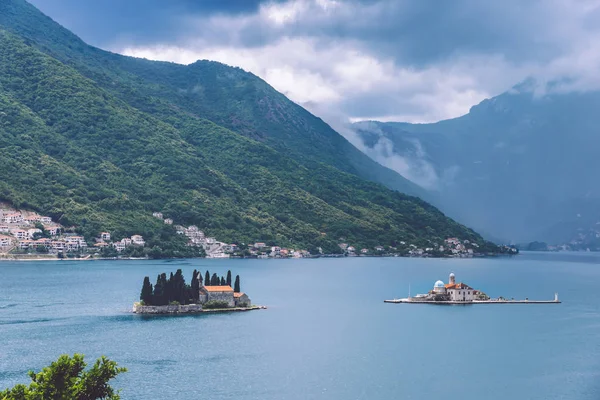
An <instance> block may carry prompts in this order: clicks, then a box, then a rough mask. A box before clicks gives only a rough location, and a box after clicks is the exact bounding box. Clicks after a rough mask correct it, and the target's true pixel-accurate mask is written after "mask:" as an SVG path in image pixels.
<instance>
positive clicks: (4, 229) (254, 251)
mask: <svg viewBox="0 0 600 400" xmlns="http://www.w3.org/2000/svg"><path fill="white" fill-rule="evenodd" d="M152 215H153V217H155V218H158V219H160V220H161V221H163V223H164V224H168V225H173V224H174V221H173V220H172V219H171V218H164V216H163V214H162V213H161V212H154V213H153V214H152ZM174 227H175V229H176V232H177V234H180V235H184V236H185V237H187V239H188V245H189V246H196V247H201V248H202V249H203V250H204V252H205V253H206V257H207V258H242V257H244V258H304V257H324V256H332V255H328V254H323V251H322V249H320V248H319V249H318V251H319V253H318V254H311V253H310V252H308V251H307V250H303V249H291V248H285V247H280V246H277V245H274V244H273V243H269V244H267V243H264V242H255V243H252V244H243V243H241V244H235V243H224V242H220V241H218V240H217V239H216V238H214V237H209V236H206V235H205V234H204V232H203V231H202V230H200V229H199V228H198V227H197V226H193V225H192V226H187V227H185V226H182V225H174ZM145 245H146V243H145V240H144V238H143V237H142V236H141V235H132V236H131V237H124V238H118V240H115V239H114V238H112V236H111V232H101V233H100V234H99V236H98V237H96V238H94V239H93V240H92V241H90V240H86V238H84V237H83V236H81V235H78V234H77V233H76V230H75V228H73V227H71V228H66V227H64V226H62V225H61V224H59V223H58V222H55V221H53V220H52V218H51V217H48V216H42V215H39V214H38V213H36V212H32V211H20V210H15V209H14V208H11V207H8V206H6V205H1V204H0V256H3V257H5V258H6V257H7V256H11V257H13V258H19V257H20V256H33V257H36V256H37V257H44V256H46V257H48V256H50V257H58V258H90V257H98V256H100V254H101V253H102V249H105V248H113V249H114V250H116V254H117V255H118V254H119V253H121V252H123V251H124V250H125V249H126V248H128V247H131V246H139V247H144V246H145ZM338 246H339V248H340V252H339V254H336V255H335V256H350V257H356V256H386V255H403V256H409V257H430V256H437V257H440V256H444V257H473V256H475V255H477V254H478V251H477V250H478V247H479V246H478V245H477V243H472V242H470V241H469V240H460V239H458V238H447V239H446V240H444V242H443V243H431V244H430V246H429V247H419V246H417V245H415V244H411V243H408V242H406V241H399V242H398V243H397V245H396V246H383V245H381V246H375V247H374V248H371V249H367V248H357V247H355V246H353V245H352V244H351V243H345V242H343V239H341V240H340V243H339V244H338ZM506 249H508V250H509V252H510V251H512V250H515V249H512V248H508V247H506ZM515 252H516V250H515Z"/></svg>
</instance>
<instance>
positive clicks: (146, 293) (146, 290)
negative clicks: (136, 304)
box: [140, 276, 152, 306]
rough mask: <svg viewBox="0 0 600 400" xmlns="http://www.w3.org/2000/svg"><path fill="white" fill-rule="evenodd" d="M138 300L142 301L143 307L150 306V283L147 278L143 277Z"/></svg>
mask: <svg viewBox="0 0 600 400" xmlns="http://www.w3.org/2000/svg"><path fill="white" fill-rule="evenodd" d="M140 300H141V301H143V302H144V304H145V305H148V306H149V305H152V284H151V283H150V277H148V276H146V277H144V284H143V285H142V292H141V293H140Z"/></svg>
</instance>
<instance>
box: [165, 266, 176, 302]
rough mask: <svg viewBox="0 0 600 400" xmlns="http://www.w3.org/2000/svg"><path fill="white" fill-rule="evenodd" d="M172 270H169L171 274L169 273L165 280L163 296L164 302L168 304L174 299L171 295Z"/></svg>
mask: <svg viewBox="0 0 600 400" xmlns="http://www.w3.org/2000/svg"><path fill="white" fill-rule="evenodd" d="M165 278H166V274H165ZM173 292H174V291H173V272H171V274H170V275H169V279H166V282H165V298H166V300H167V303H166V304H169V303H170V302H172V301H173V300H175V299H174V296H173V294H174V293H173Z"/></svg>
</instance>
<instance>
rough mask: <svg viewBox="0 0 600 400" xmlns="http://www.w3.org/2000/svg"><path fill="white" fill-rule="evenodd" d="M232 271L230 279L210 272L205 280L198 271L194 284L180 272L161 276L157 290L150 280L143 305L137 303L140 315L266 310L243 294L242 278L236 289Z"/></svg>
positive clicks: (142, 295)
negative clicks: (187, 280)
mask: <svg viewBox="0 0 600 400" xmlns="http://www.w3.org/2000/svg"><path fill="white" fill-rule="evenodd" d="M231 281H232V279H231V271H227V276H226V277H223V276H221V277H219V276H218V275H217V274H216V273H213V274H212V275H211V274H210V272H209V271H206V273H205V275H204V278H202V273H201V272H200V271H197V270H194V272H193V273H192V280H191V281H190V284H187V283H186V282H185V278H184V276H183V272H182V271H181V269H178V270H177V272H175V273H174V274H173V272H171V274H170V276H168V277H167V274H166V273H162V274H159V275H158V276H157V278H156V283H155V284H154V286H153V285H152V283H150V277H148V276H146V277H145V278H144V282H143V284H142V290H141V293H140V301H139V302H136V303H134V305H133V312H134V313H136V314H193V313H203V312H224V311H250V310H259V309H264V308H266V307H264V306H257V305H253V304H252V301H251V300H250V297H248V295H247V294H246V293H244V292H242V291H241V286H240V276H239V275H237V276H236V277H235V281H234V284H233V287H232V284H231V283H232V282H231Z"/></svg>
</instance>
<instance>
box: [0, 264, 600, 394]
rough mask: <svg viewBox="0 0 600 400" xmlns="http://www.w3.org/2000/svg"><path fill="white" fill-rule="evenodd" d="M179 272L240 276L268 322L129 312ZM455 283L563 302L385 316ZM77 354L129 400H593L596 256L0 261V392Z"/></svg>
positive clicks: (598, 314) (415, 309) (599, 324)
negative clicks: (110, 369) (111, 367)
mask: <svg viewBox="0 0 600 400" xmlns="http://www.w3.org/2000/svg"><path fill="white" fill-rule="evenodd" d="M178 268H181V269H183V272H184V274H185V275H186V278H187V279H188V280H189V277H190V276H191V273H192V270H193V269H195V268H196V269H200V270H202V271H205V270H206V269H209V270H210V272H211V274H212V273H213V272H216V273H218V274H219V275H224V274H225V273H226V272H227V270H228V269H231V270H232V272H233V274H234V276H235V275H236V274H239V275H240V276H241V284H242V290H243V291H244V292H246V293H248V294H249V295H250V297H251V298H252V301H253V302H254V303H256V304H261V305H266V306H268V309H267V310H259V311H252V312H247V313H231V314H217V315H197V316H185V317H141V316H138V315H133V314H131V313H130V312H129V311H130V309H131V306H132V304H133V302H134V301H136V300H137V299H138V297H139V293H140V288H141V284H142V280H143V278H144V276H145V275H149V276H150V277H151V279H152V281H154V280H155V279H156V275H157V274H159V273H161V272H170V271H175V270H176V269H178ZM450 272H454V273H455V274H456V277H457V281H461V282H466V283H468V284H469V285H470V286H472V287H474V288H477V289H481V290H483V291H485V292H486V293H488V294H489V295H490V296H492V297H497V296H504V297H508V298H511V297H514V298H525V297H528V298H529V299H543V300H549V299H552V298H553V297H554V293H555V292H558V293H559V297H560V299H561V300H562V301H563V303H562V304H549V305H548V304H541V305H533V304H531V305H519V304H515V305H509V304H506V305H470V306H432V305H416V304H413V305H410V304H409V305H406V304H387V303H383V300H385V299H391V298H395V297H406V295H407V294H408V288H409V285H410V288H411V293H412V294H413V295H415V294H417V293H424V292H426V291H428V290H430V289H431V288H432V286H433V284H434V282H435V281H436V280H438V279H442V280H443V281H447V279H448V274H449V273H450ZM76 352H77V353H84V354H85V355H86V358H87V360H88V361H89V362H90V363H91V362H93V361H94V360H95V359H96V358H97V357H99V356H101V355H106V356H108V357H109V358H110V359H113V360H115V361H117V362H118V363H119V364H120V365H122V366H125V367H127V368H128V369H129V372H127V373H126V374H123V375H121V376H120V377H119V378H118V379H116V380H115V381H114V386H115V387H117V388H120V389H122V391H121V394H122V398H124V399H214V400H218V399H236V400H245V399H261V400H271V399H272V400H275V399H277V400H279V399H332V400H348V399H368V400H375V399H382V400H384V399H419V400H420V399H432V398H436V399H458V398H460V399H464V400H470V399H473V400H475V399H477V400H481V399H492V400H493V399H498V400H500V399H502V400H504V399H540V400H541V399H543V400H551V399H570V400H576V399H600V257H599V256H597V255H593V254H563V253H560V254H544V253H537V254H522V255H520V256H517V257H513V258H491V259H409V258H344V259H298V260H200V259H199V260H180V261H81V262H80V261H57V262H1V263H0V388H5V387H9V386H11V385H14V384H16V383H19V382H23V383H26V382H28V378H27V371H28V370H39V369H40V368H42V367H43V366H45V365H47V364H49V363H50V362H52V361H53V360H55V359H56V358H57V357H58V356H59V355H60V354H63V353H68V354H73V353H76Z"/></svg>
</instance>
